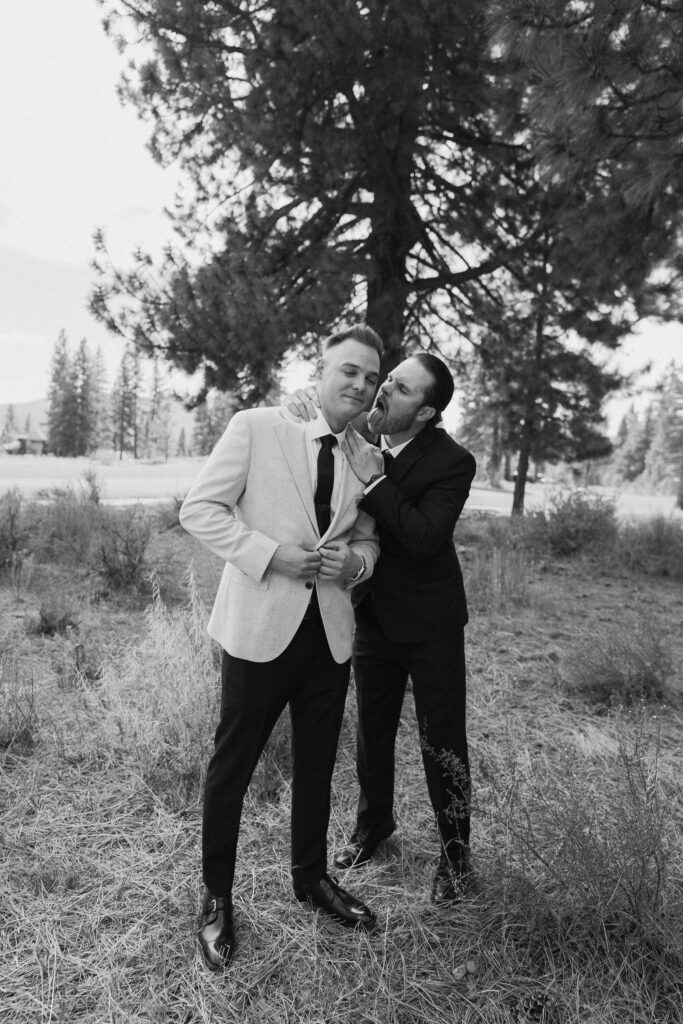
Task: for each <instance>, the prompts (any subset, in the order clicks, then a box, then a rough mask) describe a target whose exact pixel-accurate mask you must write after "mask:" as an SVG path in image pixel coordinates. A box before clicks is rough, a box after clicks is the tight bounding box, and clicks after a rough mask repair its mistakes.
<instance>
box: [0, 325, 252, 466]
mask: <svg viewBox="0 0 683 1024" xmlns="http://www.w3.org/2000/svg"><path fill="white" fill-rule="evenodd" d="M144 369H145V368H144V367H143V361H142V358H141V355H140V353H139V352H138V351H136V350H135V349H133V348H132V347H129V348H127V349H126V351H125V352H124V354H123V356H122V358H121V362H120V365H119V368H118V371H117V373H116V377H115V380H114V384H113V386H112V387H111V388H110V387H109V386H108V383H107V378H106V368H105V363H104V359H103V356H102V352H101V349H99V348H98V349H97V350H96V351H95V352H94V353H93V352H92V351H91V349H90V347H89V346H88V342H87V340H86V339H85V338H83V339H82V340H81V341H80V342H79V344H78V345H77V346H76V348H75V351H71V349H70V347H69V341H68V338H67V336H66V333H65V332H64V331H61V332H60V334H59V337H58V339H57V341H56V343H55V347H54V351H53V355H52V365H51V370H50V383H49V388H48V408H47V415H46V422H45V424H44V427H45V434H46V441H47V451H48V452H49V453H50V454H52V455H56V456H58V457H65V458H74V457H78V456H84V455H94V454H95V453H96V452H99V451H103V450H107V451H113V452H115V453H116V454H118V456H119V458H123V456H124V455H126V456H132V457H133V458H134V459H138V458H144V459H151V458H163V459H168V458H169V456H171V455H173V456H187V455H208V454H209V452H210V451H211V450H212V448H213V447H214V445H215V444H216V441H217V440H218V438H219V437H220V436H221V434H222V432H223V431H224V430H225V427H226V425H227V422H228V420H229V419H230V416H231V415H232V414H233V412H234V411H235V409H236V408H237V404H238V403H237V402H236V401H235V399H234V397H233V396H231V395H224V394H221V393H216V394H212V395H210V396H207V397H206V398H205V399H204V400H203V401H201V402H200V403H199V404H197V405H196V408H195V413H194V424H193V429H192V432H191V435H190V437H187V432H186V430H185V427H184V426H181V428H180V430H179V431H177V433H176V434H174V433H173V430H172V422H171V420H172V416H171V413H172V404H173V402H174V401H175V400H176V399H174V397H173V396H172V394H171V391H170V389H169V386H168V383H167V381H166V379H165V374H164V371H163V369H162V366H161V364H160V362H159V360H156V361H153V363H152V367H151V374H149V373H147V374H145V372H144ZM36 428H38V433H39V434H40V436H42V429H41V428H42V425H41V424H32V422H31V417H30V415H29V416H27V417H26V419H25V421H24V423H23V425H20V424H19V423H18V422H17V414H16V412H15V407H14V405H13V404H9V405H8V407H7V410H6V414H5V420H4V424H3V427H2V430H1V431H0V444H2V445H8V444H11V442H13V441H14V440H15V439H16V438H17V437H18V436H20V435H22V434H23V435H25V436H27V437H30V436H31V434H32V433H33V434H35V433H36Z"/></svg>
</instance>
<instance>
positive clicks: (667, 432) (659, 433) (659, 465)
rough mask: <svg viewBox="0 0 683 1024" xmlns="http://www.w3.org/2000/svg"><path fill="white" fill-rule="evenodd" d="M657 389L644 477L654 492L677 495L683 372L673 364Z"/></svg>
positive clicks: (682, 442) (682, 433)
mask: <svg viewBox="0 0 683 1024" xmlns="http://www.w3.org/2000/svg"><path fill="white" fill-rule="evenodd" d="M659 389H660V395H659V400H658V402H657V404H656V407H655V410H654V414H653V421H654V422H653V429H652V443H651V445H650V448H649V450H648V453H647V457H646V459H645V473H644V477H645V480H646V481H647V483H648V484H649V485H650V486H651V487H652V488H653V489H654V490H655V491H657V492H660V493H665V494H677V493H678V490H679V485H680V479H679V473H680V469H681V458H682V456H683V372H682V371H681V370H680V369H679V368H678V367H676V366H675V365H673V364H672V365H671V366H670V367H669V369H668V371H667V373H666V374H665V376H664V377H663V378H662V380H661V382H660V385H659Z"/></svg>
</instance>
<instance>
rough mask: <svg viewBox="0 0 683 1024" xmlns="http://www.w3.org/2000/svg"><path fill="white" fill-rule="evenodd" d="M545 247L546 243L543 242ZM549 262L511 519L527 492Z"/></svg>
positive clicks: (539, 308) (544, 274)
mask: <svg viewBox="0 0 683 1024" xmlns="http://www.w3.org/2000/svg"><path fill="white" fill-rule="evenodd" d="M546 244H547V239H546ZM548 274H549V268H548V262H547V258H546V260H545V262H544V265H543V267H542V277H541V281H540V285H539V292H538V299H537V305H536V311H535V312H536V331H535V337H534V351H533V358H532V360H531V365H530V366H529V368H528V371H527V378H526V379H527V393H526V397H525V400H524V418H523V420H522V436H521V440H520V446H519V461H518V463H517V479H516V480H515V490H514V494H513V496H512V515H513V516H521V515H523V514H524V492H525V490H526V477H527V473H528V472H529V462H530V460H531V450H532V447H533V442H534V435H535V433H536V402H537V401H538V394H539V390H540V388H539V379H540V376H541V368H542V362H543V346H544V340H545V339H544V331H545V305H546V295H547V289H548Z"/></svg>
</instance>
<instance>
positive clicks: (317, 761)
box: [180, 325, 382, 970]
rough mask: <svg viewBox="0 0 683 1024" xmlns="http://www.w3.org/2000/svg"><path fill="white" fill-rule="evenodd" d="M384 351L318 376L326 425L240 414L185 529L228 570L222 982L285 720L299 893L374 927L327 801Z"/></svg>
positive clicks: (215, 810)
mask: <svg viewBox="0 0 683 1024" xmlns="http://www.w3.org/2000/svg"><path fill="white" fill-rule="evenodd" d="M381 352H382V343H381V340H380V338H379V336H378V335H377V334H375V332H374V331H372V330H371V329H370V328H368V327H365V326H364V325H357V326H353V327H350V328H349V329H348V330H343V331H340V332H338V333H337V334H335V335H333V336H332V337H331V338H329V339H328V340H327V342H326V343H325V346H324V352H323V357H322V359H321V360H320V362H319V364H318V374H319V379H320V406H321V413H322V416H321V417H318V419H317V421H316V422H311V423H307V424H305V423H301V422H287V421H285V420H284V419H283V418H282V417H281V416H280V414H279V412H278V410H277V409H251V410H248V411H246V412H238V413H236V414H235V415H234V416H233V418H232V419H231V420H230V422H229V424H228V427H227V430H226V431H225V433H224V435H223V437H222V438H221V440H220V441H219V442H218V444H217V445H216V447H215V449H214V451H213V452H212V453H211V455H210V456H209V458H208V460H207V462H206V463H205V464H204V466H203V468H202V470H201V471H200V473H199V476H198V478H197V480H196V481H195V482H194V484H193V486H192V487H191V489H190V491H189V493H188V495H187V497H186V499H185V501H184V503H183V506H182V508H181V511H180V521H181V523H182V525H183V526H184V527H185V529H186V530H188V532H189V533H191V534H192V535H193V536H194V537H196V538H197V539H198V540H200V541H201V542H202V543H203V544H204V545H205V546H206V547H207V548H209V550H211V551H212V552H214V554H217V555H218V556H220V557H221V558H222V559H224V560H225V563H226V564H225V569H224V571H223V576H222V579H221V583H220V586H219V589H218V594H217V596H216V601H215V604H214V607H213V611H212V614H211V618H210V620H209V633H210V635H211V636H212V637H213V638H214V639H215V640H217V641H218V643H219V644H220V645H221V647H222V648H223V662H222V699H221V716H220V721H219V724H218V728H217V730H216V737H215V749H214V754H213V756H212V758H211V761H210V763H209V767H208V771H207V778H206V788H205V794H204V811H203V830H202V864H203V877H204V882H205V885H206V888H207V894H206V898H205V901H204V906H203V911H202V922H201V927H200V929H199V932H198V939H199V943H200V947H201V950H202V953H203V955H204V959H205V961H206V963H207V964H208V966H209V967H210V968H212V969H214V970H220V969H222V968H223V967H224V966H225V964H226V962H227V961H228V960H229V959H230V957H231V955H232V953H233V952H234V949H235V933H234V927H233V919H232V887H233V878H234V873H235V861H236V852H237V839H238V832H239V826H240V818H241V813H242V802H243V798H244V795H245V793H246V790H247V787H248V785H249V781H250V779H251V776H252V773H253V771H254V768H255V767H256V764H257V761H258V759H259V756H260V755H261V752H262V751H263V748H264V746H265V744H266V742H267V740H268V737H269V736H270V733H271V732H272V729H273V727H274V725H275V723H276V721H277V720H278V718H279V717H280V715H281V713H282V711H283V710H284V708H285V706H286V705H287V704H289V709H290V717H291V723H292V745H293V754H294V757H293V760H294V768H293V782H292V826H291V845H292V879H293V884H294V893H295V896H296V897H297V899H298V900H300V901H301V902H305V903H308V904H311V905H313V906H316V907H318V908H320V909H321V910H322V911H324V912H326V913H328V914H330V915H331V916H332V917H334V918H335V919H336V920H338V921H340V922H342V923H343V924H347V925H352V926H356V925H359V926H361V927H371V926H372V925H373V924H374V915H373V914H372V912H371V911H370V910H369V908H368V907H366V906H365V905H364V904H363V903H361V902H360V901H359V900H357V899H356V898H355V897H353V896H352V895H351V894H350V893H348V892H346V891H345V890H343V889H341V888H340V887H339V886H338V885H337V884H336V883H335V881H334V880H333V879H331V878H330V877H329V876H328V874H327V827H328V821H329V814H330V785H331V779H332V772H333V768H334V762H335V757H336V750H337V742H338V738H339V731H340V728H341V722H342V715H343V711H344V703H345V699H346V692H347V688H348V681H349V663H350V662H349V659H350V656H351V643H352V629H353V609H352V605H351V599H350V594H349V590H350V589H351V588H352V587H353V586H354V585H355V584H357V583H359V582H360V581H361V580H362V579H367V578H368V577H369V576H370V575H371V574H372V571H373V567H374V564H375V561H376V558H377V554H378V542H377V534H376V532H375V527H374V521H373V520H372V518H371V517H370V516H368V515H367V514H366V513H364V512H361V511H359V509H358V503H359V501H360V499H361V498H362V495H363V487H362V485H361V484H360V482H359V480H358V478H357V477H356V475H355V474H354V473H353V472H352V471H351V469H350V467H349V465H348V463H347V461H346V458H345V456H344V454H343V452H342V444H343V443H344V442H345V433H346V427H347V424H348V423H349V422H350V420H351V419H353V418H354V417H356V416H357V415H358V414H359V412H361V411H362V410H363V409H367V408H368V407H369V405H370V403H371V402H372V398H373V396H374V392H375V389H376V387H377V381H378V377H379V360H380V355H381Z"/></svg>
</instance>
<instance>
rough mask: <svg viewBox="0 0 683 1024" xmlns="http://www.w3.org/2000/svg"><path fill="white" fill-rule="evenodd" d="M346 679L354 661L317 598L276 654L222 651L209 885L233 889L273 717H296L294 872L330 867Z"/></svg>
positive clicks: (209, 803)
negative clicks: (333, 637)
mask: <svg viewBox="0 0 683 1024" xmlns="http://www.w3.org/2000/svg"><path fill="white" fill-rule="evenodd" d="M348 683H349V662H348V661H346V662H344V663H343V664H341V665H340V664H338V663H337V662H336V661H335V660H334V659H333V657H332V655H331V654H330V649H329V647H328V644H327V639H326V637H325V632H324V628H323V624H322V621H321V619H320V613H319V612H318V610H317V603H316V602H315V601H313V602H312V604H311V607H310V608H309V611H308V612H307V616H306V618H305V619H304V620H303V622H302V623H301V626H300V627H299V630H298V631H297V633H296V635H295V636H294V638H293V640H292V641H291V643H290V644H289V646H288V647H287V649H286V650H285V651H283V653H282V654H280V655H279V656H278V657H277V658H275V659H274V660H273V661H268V662H262V663H259V662H253V661H245V660H243V659H241V658H234V657H232V656H231V655H229V654H227V653H226V652H223V665H222V698H221V717H220V721H219V724H218V728H217V730H216V736H215V748H214V753H213V756H212V758H211V761H210V762H209V767H208V771H207V776H206V787H205V791H204V811H203V826H202V867H203V877H204V883H205V885H206V887H207V888H208V889H209V890H210V891H211V892H212V893H214V894H216V895H226V896H227V895H229V894H230V893H231V892H232V885H233V879H234V874H235V861H236V856H237V839H238V834H239V828H240V819H241V815H242V803H243V799H244V795H245V793H246V791H247V788H248V786H249V781H250V779H251V777H252V775H253V772H254V769H255V767H256V764H257V762H258V759H259V757H260V755H261V753H262V751H263V748H264V746H265V745H266V742H267V740H268V737H269V736H270V734H271V732H272V730H273V727H274V726H275V723H276V722H277V720H278V718H279V717H280V715H281V714H282V712H283V710H284V708H285V706H286V705H287V704H289V712H290V717H291V724H292V751H293V762H294V766H293V781H292V812H291V815H292V816H291V843H292V877H293V881H294V884H295V886H296V885H297V884H305V883H310V882H317V881H319V880H320V878H322V876H323V875H324V874H325V872H326V870H327V826H328V823H329V817H330V785H331V782H332V773H333V770H334V763H335V759H336V753H337V742H338V740H339V732H340V729H341V723H342V718H343V714H344V703H345V700H346V693H347V689H348Z"/></svg>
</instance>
